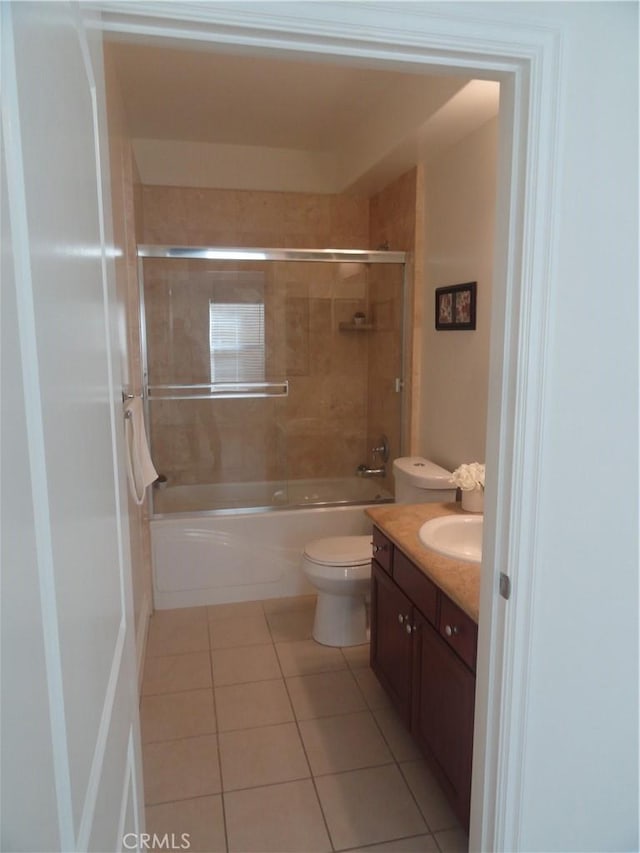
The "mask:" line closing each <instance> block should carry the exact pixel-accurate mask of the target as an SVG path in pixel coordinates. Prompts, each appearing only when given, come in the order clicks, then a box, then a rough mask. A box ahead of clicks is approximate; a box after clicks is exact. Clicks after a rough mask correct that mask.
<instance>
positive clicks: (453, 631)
mask: <svg viewBox="0 0 640 853" xmlns="http://www.w3.org/2000/svg"><path fill="white" fill-rule="evenodd" d="M444 632H445V634H446V635H447V637H455V636H457V635H458V634H459V633H460V629H459V628H458V626H457V625H445V626H444Z"/></svg>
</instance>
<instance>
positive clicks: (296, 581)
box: [151, 478, 393, 610]
mask: <svg viewBox="0 0 640 853" xmlns="http://www.w3.org/2000/svg"><path fill="white" fill-rule="evenodd" d="M283 489H284V490H286V497H287V504H286V505H285V506H283V505H282V504H279V503H278V501H281V500H283ZM223 490H224V492H223ZM230 496H231V497H230ZM250 496H251V497H252V499H257V497H261V498H263V499H266V498H267V497H269V496H270V500H271V503H266V500H265V502H264V503H261V504H260V508H258V509H255V510H250V509H247V508H246V501H247V500H248V499H249V497H250ZM155 498H156V500H155V512H156V514H155V515H154V516H153V517H152V519H151V554H152V565H153V591H154V606H155V607H156V609H158V610H164V609H167V608H173V607H194V606H198V605H204V604H225V603H228V602H234V601H252V600H257V599H266V598H278V597H286V596H290V595H304V594H306V593H311V592H313V588H312V587H311V586H310V585H309V584H308V583H307V581H306V578H305V577H304V575H303V573H302V569H301V566H300V562H301V557H302V551H303V549H304V546H305V544H306V543H307V542H309V541H311V540H312V539H320V538H322V537H325V536H352V535H353V536H356V535H362V534H366V533H369V532H370V530H371V522H370V520H369V519H368V518H367V516H366V515H365V513H364V508H365V505H366V504H367V503H369V504H371V503H378V502H388V501H391V500H393V498H392V496H391V495H390V494H389V493H388V492H385V491H384V490H383V489H380V487H379V486H377V485H376V483H375V481H372V480H361V479H356V478H350V479H349V481H348V482H347V481H346V480H315V481H311V480H306V481H290V482H289V483H283V484H280V483H241V484H236V485H234V486H224V487H222V486H218V485H196V486H174V487H167V488H165V489H163V490H161V491H160V492H159V493H158V494H157V495H156V496H155ZM230 500H236V501H237V503H236V506H242V507H243V509H242V510H241V511H237V510H236V511H233V510H230V509H229V505H230ZM294 501H296V502H297V504H296V505H295V506H296V508H291V506H292V503H293V502H294ZM216 502H217V506H218V507H220V506H221V505H223V506H224V507H225V508H224V509H221V510H218V511H215V506H216ZM311 503H313V504H316V505H315V506H309V504H311ZM265 507H267V508H265ZM160 509H161V511H160V512H159V510H160Z"/></svg>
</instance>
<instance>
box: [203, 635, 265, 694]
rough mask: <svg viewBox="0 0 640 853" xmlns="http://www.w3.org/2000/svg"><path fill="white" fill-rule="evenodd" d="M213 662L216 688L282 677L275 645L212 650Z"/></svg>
mask: <svg viewBox="0 0 640 853" xmlns="http://www.w3.org/2000/svg"><path fill="white" fill-rule="evenodd" d="M211 660H212V662H213V681H214V684H215V686H216V687H222V686H223V685H225V684H243V683H246V682H248V681H268V680H269V679H273V678H280V676H281V671H280V664H279V663H278V656H277V655H276V652H275V649H274V647H273V643H269V644H268V645H263V646H241V647H239V648H235V649H212V651H211Z"/></svg>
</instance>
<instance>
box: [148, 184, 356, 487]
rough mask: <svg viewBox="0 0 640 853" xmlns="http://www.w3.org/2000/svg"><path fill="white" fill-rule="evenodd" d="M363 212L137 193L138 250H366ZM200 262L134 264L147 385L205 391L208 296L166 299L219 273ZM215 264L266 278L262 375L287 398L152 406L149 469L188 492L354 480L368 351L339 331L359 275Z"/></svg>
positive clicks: (350, 268) (276, 196)
mask: <svg viewBox="0 0 640 853" xmlns="http://www.w3.org/2000/svg"><path fill="white" fill-rule="evenodd" d="M368 210H369V205H368V201H367V200H363V199H353V198H346V197H342V196H320V195H310V194H294V193H261V192H232V191H218V190H195V189H183V188H167V187H145V188H144V191H143V217H144V240H145V242H147V243H169V244H172V245H176V244H190V245H195V244H206V245H211V244H213V245H234V246H254V245H255V246H268V247H279V246H289V247H297V248H331V247H333V248H367V246H368V227H369V223H368ZM181 264H182V266H180V265H181ZM204 264H205V262H199V263H197V264H192V265H191V267H189V265H188V264H186V263H184V262H180V261H146V262H145V302H146V310H147V336H148V346H149V355H150V357H149V364H150V370H153V369H154V368H155V371H156V373H155V378H154V376H153V375H151V374H150V384H151V383H152V381H157V382H165V381H169V380H170V378H171V377H173V380H174V381H180V382H208V381H209V372H208V371H209V361H208V358H209V341H208V301H209V299H210V298H211V293H210V292H209V291H208V290H207V288H206V287H197V288H196V290H197V292H198V295H197V296H192V297H189V298H188V299H186V300H181V299H180V297H179V290H178V289H177V288H179V287H180V286H184V284H185V283H186V281H188V280H189V279H191V283H192V285H193V284H194V281H195V279H194V276H198V275H205V271H206V270H210V271H213V270H214V269H216V268H217V269H221V268H222V267H221V265H217V266H216V265H214V264H211V263H207V264H206V266H205V265H204ZM225 268H226V269H236V270H239V269H240V270H241V269H247V270H249V269H250V270H259V269H262V270H263V272H264V276H265V326H266V340H267V372H268V378H270V379H272V380H274V381H278V380H281V379H288V381H289V396H288V397H287V398H279V399H267V400H261V399H255V400H227V401H217V402H216V403H215V404H214V403H212V402H210V401H194V402H185V401H178V402H169V401H167V402H163V403H153V404H152V411H151V431H152V435H151V439H152V445H153V453H154V460H155V461H156V463H157V466H158V468H159V470H161V471H162V473H163V474H165V475H166V476H167V477H168V478H169V480H170V481H172V482H174V483H185V484H186V483H216V482H247V481H254V480H258V481H259V480H269V481H274V480H275V481H277V480H282V479H307V478H319V477H323V478H324V477H345V476H351V475H353V473H354V472H355V469H356V467H357V466H358V465H359V464H360V463H362V462H364V461H366V445H367V440H366V435H367V428H366V419H367V386H368V370H367V360H368V341H367V336H366V335H359V334H352V333H349V332H343V331H340V330H339V324H340V322H347V321H349V320H350V319H351V318H352V317H353V314H354V313H355V312H356V311H365V310H367V302H366V281H367V274H368V272H367V269H366V268H364V267H361V266H359V265H356V264H324V263H271V264H266V265H264V266H263V267H260V265H256V264H251V265H244V267H243V265H242V264H235V265H233V264H231V265H229V264H226V265H225ZM170 281H171V282H173V296H172V306H171V311H172V314H171V316H172V326H171V328H172V329H173V334H174V337H173V338H172V339H169V337H168V330H169V328H170V325H169V322H168V316H169V312H168V306H167V304H166V299H167V294H168V287H169V282H170ZM192 290H193V288H192ZM185 292H186V291H185ZM163 300H164V303H163ZM185 329H187V330H188V336H187V337H188V338H189V340H186V338H185V336H184V334H183V337H182V340H180V334H182V333H183V332H184V330H185ZM170 354H173V355H170ZM163 371H164V372H163Z"/></svg>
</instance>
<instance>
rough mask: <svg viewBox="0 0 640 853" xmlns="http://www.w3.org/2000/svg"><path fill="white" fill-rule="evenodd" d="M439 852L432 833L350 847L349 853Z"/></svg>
mask: <svg viewBox="0 0 640 853" xmlns="http://www.w3.org/2000/svg"><path fill="white" fill-rule="evenodd" d="M365 851H366V853H369V851H371V853H440V848H439V847H438V845H437V844H436V840H435V838H434V837H433V835H413V836H412V837H411V838H400V839H396V840H395V841H385V842H383V843H382V844H370V845H368V846H367V847H357V848H356V849H355V850H354V849H351V850H350V851H349V853H365Z"/></svg>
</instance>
